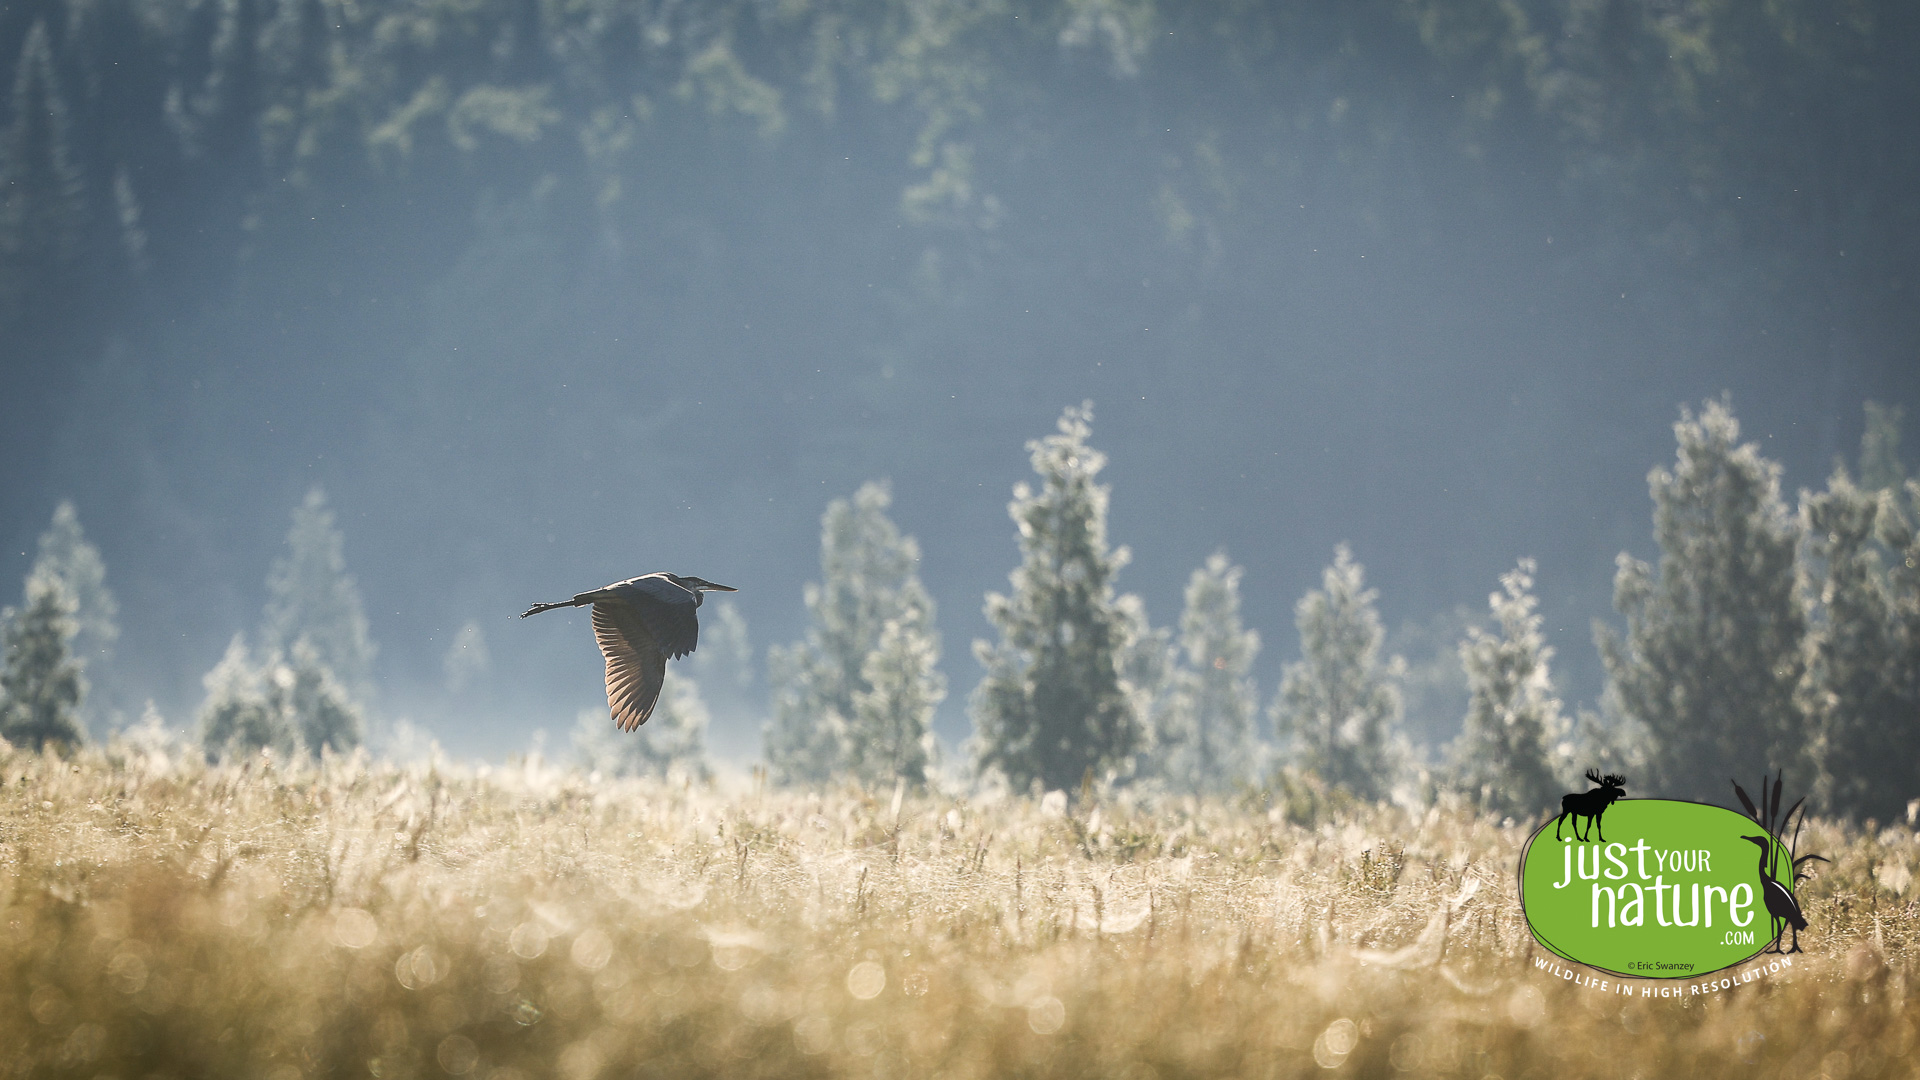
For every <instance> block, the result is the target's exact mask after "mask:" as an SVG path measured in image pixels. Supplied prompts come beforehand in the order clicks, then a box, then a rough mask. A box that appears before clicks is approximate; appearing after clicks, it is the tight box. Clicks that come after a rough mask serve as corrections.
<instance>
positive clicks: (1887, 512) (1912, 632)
mask: <svg viewBox="0 0 1920 1080" xmlns="http://www.w3.org/2000/svg"><path fill="white" fill-rule="evenodd" d="M1906 487H1907V491H1906V495H1907V505H1908V506H1911V507H1914V508H1915V510H1916V512H1920V480H1908V481H1907V484H1906ZM1881 507H1882V512H1881V513H1880V515H1879V521H1878V527H1879V536H1880V542H1881V543H1882V544H1885V545H1886V547H1887V548H1888V549H1889V550H1890V552H1891V555H1892V557H1891V558H1890V559H1889V562H1891V564H1892V568H1891V572H1890V573H1889V574H1888V575H1887V607H1888V613H1889V620H1888V624H1889V625H1888V636H1889V637H1890V638H1891V639H1892V644H1891V648H1890V650H1889V651H1890V652H1891V654H1892V660H1891V662H1890V663H1889V664H1888V666H1887V672H1888V675H1889V676H1890V681H1891V682H1892V684H1893V686H1892V691H1893V695H1894V696H1895V697H1896V698H1897V699H1898V700H1899V701H1900V706H1899V710H1898V715H1899V716H1900V718H1901V719H1900V726H1899V727H1897V728H1896V729H1895V731H1894V732H1893V734H1894V735H1895V736H1896V737H1899V738H1900V739H1901V741H1900V742H1899V743H1898V745H1899V746H1901V747H1902V748H1903V754H1902V756H1901V757H1899V758H1896V759H1894V760H1893V761H1889V762H1884V763H1883V765H1884V766H1885V767H1886V768H1887V769H1888V771H1889V772H1892V771H1893V770H1894V769H1896V768H1897V767H1898V766H1899V765H1900V764H1903V763H1904V764H1905V766H1906V767H1907V770H1908V771H1907V773H1906V775H1905V776H1904V777H1897V776H1896V777H1890V778H1889V783H1890V785H1891V786H1894V787H1898V788H1899V789H1900V790H1901V791H1903V792H1904V794H1905V795H1906V797H1908V798H1911V797H1913V796H1914V795H1916V794H1920V755H1915V754H1914V752H1913V748H1914V746H1915V745H1920V730H1916V728H1920V530H1916V529H1915V528H1914V523H1913V522H1912V521H1910V520H1908V519H1907V518H1906V517H1905V516H1904V515H1903V514H1901V513H1900V511H1899V510H1898V508H1897V507H1889V506H1888V505H1887V503H1885V502H1883V503H1882V504H1881ZM1902 732H1904V734H1901V733H1902ZM1881 820H1883V821H1884V820H1888V818H1886V817H1882V819H1881Z"/></svg>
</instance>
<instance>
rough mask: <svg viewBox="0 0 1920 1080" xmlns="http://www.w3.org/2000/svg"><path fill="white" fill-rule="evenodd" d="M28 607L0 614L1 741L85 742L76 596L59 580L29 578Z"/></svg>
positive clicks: (72, 744) (63, 746)
mask: <svg viewBox="0 0 1920 1080" xmlns="http://www.w3.org/2000/svg"><path fill="white" fill-rule="evenodd" d="M26 593H27V595H26V607H25V608H24V609H22V610H20V611H18V612H15V611H14V610H12V609H11V608H9V609H7V610H6V611H4V612H0V622H4V624H5V626H6V634H5V644H6V657H5V660H4V662H3V663H0V739H5V740H6V741H8V742H10V743H12V744H13V745H15V746H26V747H31V748H33V749H35V750H39V749H42V748H45V747H48V746H52V747H54V748H56V749H67V748H71V747H76V746H79V745H80V744H81V743H83V742H85V741H86V736H85V734H84V732H83V731H82V730H81V727H80V723H79V712H80V703H81V701H82V699H83V698H85V696H86V692H87V684H86V680H85V679H84V678H83V677H82V676H81V673H80V668H81V664H80V662H79V660H78V659H76V658H75V657H74V655H73V653H72V651H71V650H70V649H69V648H68V643H69V642H71V641H72V640H73V636H74V626H75V624H74V609H75V607H76V605H75V603H74V600H73V597H72V596H70V595H69V594H68V593H67V590H66V586H65V585H63V584H62V583H61V581H60V579H59V578H56V577H53V576H50V575H34V576H30V577H28V578H27V589H26Z"/></svg>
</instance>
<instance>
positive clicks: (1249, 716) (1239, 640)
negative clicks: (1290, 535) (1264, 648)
mask: <svg viewBox="0 0 1920 1080" xmlns="http://www.w3.org/2000/svg"><path fill="white" fill-rule="evenodd" d="M1242 573H1243V571H1242V569H1241V568H1240V567H1238V566H1235V565H1233V563H1232V562H1231V561H1230V560H1229V559H1228V558H1227V553H1226V552H1224V551H1217V552H1215V553H1213V554H1212V555H1211V556H1209V557H1208V558H1207V561H1206V564H1205V565H1204V566H1201V567H1199V568H1198V569H1196V570H1194V572H1193V575H1192V576H1191V577H1190V578H1189V579H1188V580H1187V595H1186V609H1185V611H1184V612H1182V614H1181V616H1180V649H1181V653H1182V655H1183V659H1184V660H1185V663H1184V664H1183V665H1182V666H1181V667H1180V668H1179V670H1178V673H1177V676H1176V683H1175V685H1176V687H1177V689H1176V693H1177V694H1178V696H1179V699H1180V706H1179V707H1178V708H1177V709H1175V710H1172V711H1171V718H1172V719H1174V720H1175V722H1176V723H1177V725H1178V726H1177V727H1174V726H1169V727H1162V728H1161V729H1160V730H1161V734H1160V740H1159V741H1160V745H1159V746H1158V748H1157V750H1156V752H1157V754H1158V755H1159V757H1160V760H1161V763H1162V764H1161V766H1160V771H1161V772H1162V773H1163V774H1164V775H1165V776H1166V777H1167V779H1168V781H1169V782H1170V783H1171V784H1173V785H1174V786H1175V787H1177V788H1180V789H1184V790H1188V791H1216V792H1217V791H1228V790H1232V788H1233V786H1234V785H1235V784H1237V783H1240V782H1243V781H1245V780H1248V779H1250V778H1251V776H1252V773H1253V770H1254V768H1255V767H1256V765H1257V762H1256V760H1255V749H1256V747H1255V744H1254V731H1253V720H1254V714H1255V712H1256V711H1257V710H1258V708H1259V705H1258V700H1259V699H1258V698H1257V697H1256V692H1255V690H1254V685H1253V679H1252V678H1251V677H1250V674H1249V673H1250V672H1251V671H1252V670H1253V661H1254V657H1256V656H1258V655H1259V654H1260V633H1259V631H1257V630H1247V629H1243V628H1242V627H1241V625H1240V577H1241V574H1242Z"/></svg>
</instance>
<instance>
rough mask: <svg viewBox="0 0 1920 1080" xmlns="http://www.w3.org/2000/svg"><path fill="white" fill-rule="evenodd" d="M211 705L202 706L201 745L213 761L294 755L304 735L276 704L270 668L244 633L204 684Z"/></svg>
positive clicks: (230, 643)
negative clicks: (260, 754) (254, 654)
mask: <svg viewBox="0 0 1920 1080" xmlns="http://www.w3.org/2000/svg"><path fill="white" fill-rule="evenodd" d="M200 682H201V685H202V686H204V687H206V691H207V697H206V701H205V702H204V703H203V704H202V705H201V706H200V745H201V748H202V749H204V750H205V751H206V754H207V759H208V760H209V761H213V760H218V759H219V758H220V757H222V756H227V755H233V756H240V755H245V754H249V753H257V752H259V751H260V750H263V749H271V750H273V751H274V752H275V753H277V754H280V755H281V756H283V757H285V756H289V755H291V754H292V753H293V752H294V751H295V749H296V748H297V747H298V746H299V734H298V732H297V731H296V730H295V728H294V726H293V723H292V719H291V718H290V717H289V716H287V714H286V712H285V710H283V709H281V708H279V707H277V705H276V704H275V703H274V701H273V700H272V696H271V695H272V686H271V684H270V682H269V680H268V673H267V670H266V669H265V668H263V667H262V666H260V665H257V664H255V663H254V662H253V657H252V655H251V654H250V653H249V651H248V649H247V643H246V640H245V639H244V638H243V637H241V635H239V634H235V635H234V636H233V640H232V641H231V642H229V643H228V645H227V651H226V654H225V655H224V656H222V657H221V658H220V662H219V663H218V664H215V665H214V666H213V670H212V671H209V672H207V674H206V675H205V676H204V677H203V678H202V679H201V680H200Z"/></svg>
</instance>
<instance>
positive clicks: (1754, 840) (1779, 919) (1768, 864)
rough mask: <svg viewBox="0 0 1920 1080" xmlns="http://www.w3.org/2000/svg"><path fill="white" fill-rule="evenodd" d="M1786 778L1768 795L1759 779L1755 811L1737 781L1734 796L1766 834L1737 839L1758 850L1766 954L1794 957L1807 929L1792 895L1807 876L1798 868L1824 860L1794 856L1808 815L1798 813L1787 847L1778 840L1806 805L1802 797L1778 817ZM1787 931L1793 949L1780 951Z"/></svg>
mask: <svg viewBox="0 0 1920 1080" xmlns="http://www.w3.org/2000/svg"><path fill="white" fill-rule="evenodd" d="M1785 775H1786V770H1784V769H1782V770H1781V771H1780V774H1779V775H1777V776H1775V777H1774V778H1773V791H1772V793H1771V795H1769V793H1768V791H1767V781H1766V777H1761V778H1760V805H1759V807H1757V808H1756V807H1755V806H1754V805H1753V800H1752V799H1750V798H1748V797H1747V792H1746V789H1745V788H1742V787H1741V786H1740V782H1739V781H1738V780H1735V781H1733V793H1734V794H1735V795H1737V796H1739V798H1740V805H1741V806H1743V807H1745V808H1746V811H1747V816H1748V817H1750V818H1752V819H1753V820H1754V823H1755V824H1757V825H1759V826H1760V827H1761V828H1762V829H1764V830H1766V835H1764V836H1742V837H1741V838H1740V839H1742V840H1745V841H1747V842H1748V843H1751V844H1754V845H1757V846H1758V847H1759V848H1760V866H1759V872H1760V883H1759V886H1760V899H1761V902H1762V903H1764V904H1766V907H1767V915H1768V917H1769V918H1770V919H1771V920H1772V929H1773V946H1772V947H1771V948H1769V949H1767V950H1766V951H1767V952H1777V953H1797V952H1799V951H1800V931H1802V930H1805V929H1806V928H1807V917H1806V916H1805V915H1803V914H1802V913H1801V911H1800V901H1799V900H1798V899H1796V898H1795V897H1794V892H1793V891H1794V889H1796V888H1798V887H1799V885H1800V882H1801V879H1803V878H1805V877H1806V876H1807V871H1806V870H1803V869H1801V864H1802V863H1805V862H1809V861H1811V860H1815V859H1818V860H1819V861H1821V862H1826V861H1827V859H1826V857H1825V856H1823V855H1799V854H1797V853H1798V851H1799V849H1800V826H1802V825H1805V824H1806V823H1807V815H1806V814H1805V813H1804V812H1803V813H1801V815H1800V820H1799V822H1798V823H1796V824H1795V825H1794V827H1793V842H1792V843H1791V844H1788V843H1787V842H1786V841H1785V840H1782V839H1781V835H1780V834H1781V833H1782V832H1784V831H1785V829H1786V825H1787V822H1788V821H1789V820H1791V819H1792V818H1793V815H1794V811H1796V810H1800V809H1801V808H1802V807H1803V806H1805V805H1806V802H1807V800H1806V797H1805V796H1804V795H1803V796H1801V798H1800V801H1799V802H1796V803H1794V804H1793V807H1792V809H1789V810H1788V811H1787V812H1786V814H1785V815H1784V816H1782V815H1781V814H1780V788H1781V782H1782V779H1783V778H1784V776H1785ZM1776 824H1777V826H1778V827H1777V828H1776ZM1782 855H1784V856H1786V858H1787V864H1788V867H1789V868H1790V869H1791V870H1792V871H1793V875H1792V877H1793V881H1792V884H1790V885H1786V884H1782V883H1781V881H1780V874H1779V869H1780V857H1781V856H1782ZM1788 927H1792V928H1793V948H1791V949H1782V948H1781V947H1780V939H1781V938H1782V937H1783V936H1785V934H1786V932H1787V928H1788Z"/></svg>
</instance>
